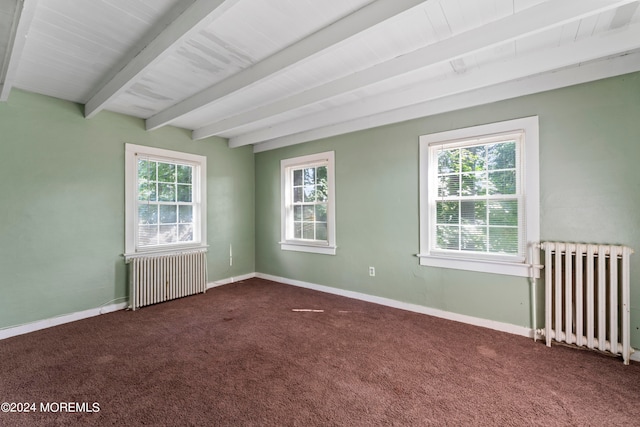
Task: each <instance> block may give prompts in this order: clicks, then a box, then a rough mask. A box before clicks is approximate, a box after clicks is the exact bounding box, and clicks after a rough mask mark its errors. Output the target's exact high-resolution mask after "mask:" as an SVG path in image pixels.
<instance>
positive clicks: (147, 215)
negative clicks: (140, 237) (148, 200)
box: [138, 205, 158, 224]
mask: <svg viewBox="0 0 640 427" xmlns="http://www.w3.org/2000/svg"><path fill="white" fill-rule="evenodd" d="M157 223H158V205H138V224H157Z"/></svg>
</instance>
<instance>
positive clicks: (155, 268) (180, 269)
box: [129, 251, 207, 310]
mask: <svg viewBox="0 0 640 427" xmlns="http://www.w3.org/2000/svg"><path fill="white" fill-rule="evenodd" d="M129 286H130V289H129V295H130V298H129V308H130V309H132V310H135V309H137V308H140V307H144V306H145V305H150V304H156V303H160V302H164V301H168V300H172V299H176V298H182V297H185V296H188V295H193V294H197V293H204V292H205V291H206V289H207V254H206V252H205V251H196V252H185V253H178V254H168V255H166V254H165V255H155V256H137V257H132V258H130V260H129Z"/></svg>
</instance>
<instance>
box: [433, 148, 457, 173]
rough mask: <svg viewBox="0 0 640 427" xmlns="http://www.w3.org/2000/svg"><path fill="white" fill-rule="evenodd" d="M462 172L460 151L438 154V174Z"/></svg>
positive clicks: (443, 151) (447, 151)
mask: <svg viewBox="0 0 640 427" xmlns="http://www.w3.org/2000/svg"><path fill="white" fill-rule="evenodd" d="M459 171H460V150H459V149H455V150H442V151H439V152H438V173H439V174H442V173H451V172H459Z"/></svg>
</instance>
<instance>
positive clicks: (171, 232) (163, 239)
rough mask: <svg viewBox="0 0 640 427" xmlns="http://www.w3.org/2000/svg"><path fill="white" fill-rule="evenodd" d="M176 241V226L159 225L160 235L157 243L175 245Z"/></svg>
mask: <svg viewBox="0 0 640 427" xmlns="http://www.w3.org/2000/svg"><path fill="white" fill-rule="evenodd" d="M177 240H178V226H177V225H161V226H160V234H159V235H158V243H160V244H161V245H162V244H164V243H175V242H176V241H177Z"/></svg>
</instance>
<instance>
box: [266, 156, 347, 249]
mask: <svg viewBox="0 0 640 427" xmlns="http://www.w3.org/2000/svg"><path fill="white" fill-rule="evenodd" d="M318 165H326V166H327V187H328V189H329V200H328V202H327V243H323V242H314V241H309V240H300V239H293V238H290V237H288V236H287V230H288V223H289V222H290V221H292V219H291V218H292V217H293V210H292V209H291V208H290V207H289V205H288V202H287V201H288V200H290V199H291V187H292V184H291V179H292V178H291V170H292V169H297V168H300V167H304V166H318ZM280 185H281V188H280V242H278V243H279V244H280V249H281V250H285V251H298V252H310V253H318V254H324V255H335V254H336V248H337V246H336V221H335V217H336V216H335V152H334V151H326V152H323V153H316V154H309V155H306V156H300V157H293V158H289V159H282V160H281V161H280Z"/></svg>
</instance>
